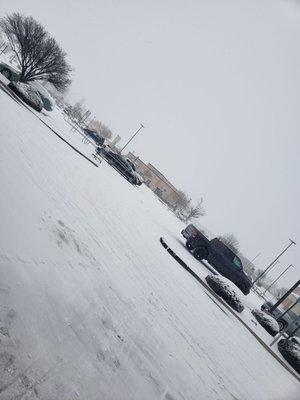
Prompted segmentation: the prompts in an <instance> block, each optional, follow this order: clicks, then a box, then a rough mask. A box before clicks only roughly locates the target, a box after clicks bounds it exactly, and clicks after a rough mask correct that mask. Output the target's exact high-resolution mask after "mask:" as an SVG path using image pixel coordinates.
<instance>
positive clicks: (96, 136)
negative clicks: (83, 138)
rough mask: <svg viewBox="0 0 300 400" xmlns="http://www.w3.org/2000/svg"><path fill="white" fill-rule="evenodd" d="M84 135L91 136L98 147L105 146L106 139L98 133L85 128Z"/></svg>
mask: <svg viewBox="0 0 300 400" xmlns="http://www.w3.org/2000/svg"><path fill="white" fill-rule="evenodd" d="M83 131H84V133H85V134H86V135H87V136H89V137H90V138H91V139H92V140H93V141H94V142H95V143H96V145H97V146H103V145H104V142H105V139H104V137H102V136H101V135H100V134H99V133H98V132H96V131H93V130H92V129H88V128H84V129H83Z"/></svg>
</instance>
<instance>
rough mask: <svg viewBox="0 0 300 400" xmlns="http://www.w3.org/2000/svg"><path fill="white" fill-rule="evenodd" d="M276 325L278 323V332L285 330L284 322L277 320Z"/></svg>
mask: <svg viewBox="0 0 300 400" xmlns="http://www.w3.org/2000/svg"><path fill="white" fill-rule="evenodd" d="M277 323H278V326H279V330H280V331H283V330H284V329H285V328H286V323H285V321H282V319H279V320H278V321H277Z"/></svg>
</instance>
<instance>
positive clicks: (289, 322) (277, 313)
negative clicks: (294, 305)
mask: <svg viewBox="0 0 300 400" xmlns="http://www.w3.org/2000/svg"><path fill="white" fill-rule="evenodd" d="M273 304H274V303H272V302H271V301H266V302H264V304H263V305H262V306H261V307H260V308H261V310H262V311H265V312H266V313H268V314H270V315H272V316H273V317H274V318H275V319H277V318H278V320H277V322H278V325H279V329H280V330H281V331H282V330H284V329H286V333H287V334H290V333H292V332H293V330H294V329H295V328H296V326H298V325H299V324H300V319H299V318H298V321H295V320H296V319H297V315H296V314H295V313H293V311H288V312H287V313H286V314H284V315H283V316H282V317H281V315H282V314H283V313H284V310H283V309H282V308H280V307H277V308H275V310H273V311H272V312H271V313H270V312H269V310H270V308H271V307H272V305H273Z"/></svg>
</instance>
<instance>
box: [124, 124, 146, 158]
mask: <svg viewBox="0 0 300 400" xmlns="http://www.w3.org/2000/svg"><path fill="white" fill-rule="evenodd" d="M143 128H145V126H144V125H143V124H141V126H140V127H139V129H138V130H137V131H136V132H135V133H134V134H133V135H132V136H131V138H130V139H129V140H128V142H127V143H126V144H125V146H123V147H122V149H121V150H120V151H119V153H120V154H121V153H122V151H123V150H124V149H125V147H126V146H127V145H128V144H129V143H130V142H131V141H132V139H133V138H135V137H136V135H137V134H138V133H139V131H140V130H141V129H143Z"/></svg>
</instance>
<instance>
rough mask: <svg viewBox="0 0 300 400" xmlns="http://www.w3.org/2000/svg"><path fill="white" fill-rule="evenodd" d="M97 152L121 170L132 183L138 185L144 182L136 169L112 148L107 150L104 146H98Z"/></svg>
mask: <svg viewBox="0 0 300 400" xmlns="http://www.w3.org/2000/svg"><path fill="white" fill-rule="evenodd" d="M96 153H97V154H99V155H100V156H101V157H103V158H105V159H106V161H107V162H108V164H109V165H111V166H112V167H114V168H115V169H116V170H117V171H118V172H120V174H121V175H123V176H124V178H126V179H127V180H128V181H129V182H130V183H132V184H133V185H138V186H140V185H141V184H142V182H141V181H140V179H139V177H138V174H137V173H136V171H135V170H134V169H133V168H132V166H131V164H130V163H129V162H128V161H127V160H126V158H124V157H123V156H122V155H121V154H118V153H114V152H113V151H111V150H106V148H103V147H97V149H96Z"/></svg>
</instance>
